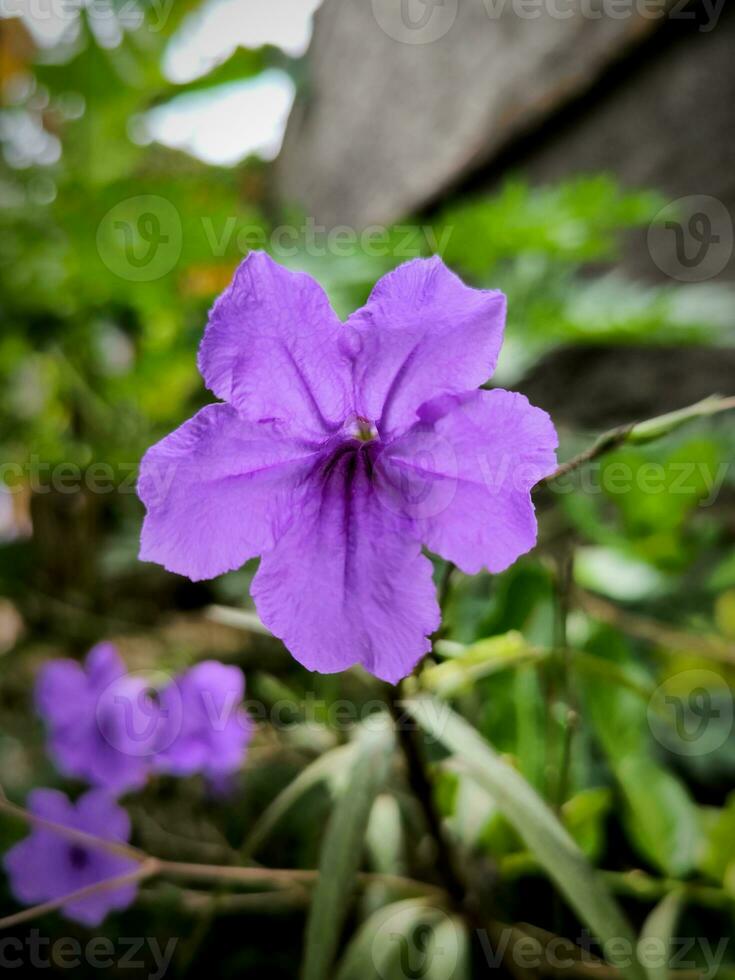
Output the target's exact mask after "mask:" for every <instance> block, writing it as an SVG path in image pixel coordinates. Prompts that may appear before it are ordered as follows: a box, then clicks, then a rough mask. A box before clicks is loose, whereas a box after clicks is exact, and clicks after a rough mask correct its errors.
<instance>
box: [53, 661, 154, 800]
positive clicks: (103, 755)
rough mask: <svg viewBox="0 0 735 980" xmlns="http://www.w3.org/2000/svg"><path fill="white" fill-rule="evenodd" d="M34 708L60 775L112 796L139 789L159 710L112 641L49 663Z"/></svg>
mask: <svg viewBox="0 0 735 980" xmlns="http://www.w3.org/2000/svg"><path fill="white" fill-rule="evenodd" d="M35 696H36V707H37V710H38V713H39V714H40V715H41V717H42V718H43V720H44V722H45V724H46V728H47V731H48V746H49V753H50V755H51V757H52V758H53V760H54V762H55V763H56V765H57V767H58V768H59V770H60V771H61V772H63V773H64V774H65V775H67V776H75V777H77V778H79V779H84V780H86V781H87V782H89V783H91V784H92V785H94V786H103V787H105V788H106V789H109V790H111V791H112V792H114V793H121V792H124V791H126V790H129V789H137V788H139V787H140V786H142V785H143V784H144V782H145V780H146V778H147V776H148V773H149V771H150V768H151V756H152V754H153V751H154V748H155V740H156V736H157V733H158V729H159V726H160V719H159V708H158V705H157V704H156V702H155V700H154V699H153V698H151V697H150V695H149V684H148V682H147V681H146V680H145V679H144V678H143V677H142V676H140V675H131V674H128V673H127V672H126V668H125V664H124V663H123V661H122V660H121V659H120V657H119V656H118V653H117V651H116V650H115V647H114V646H113V645H112V644H110V643H100V644H99V645H98V646H96V647H93V648H92V650H90V652H89V653H88V654H87V658H86V660H85V663H84V667H82V666H81V665H80V664H78V663H77V662H76V661H74V660H61V659H60V660H52V661H51V662H49V663H48V664H46V665H45V666H44V667H43V668H42V670H41V672H40V674H39V676H38V680H37V682H36V691H35Z"/></svg>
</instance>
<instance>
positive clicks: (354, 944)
mask: <svg viewBox="0 0 735 980" xmlns="http://www.w3.org/2000/svg"><path fill="white" fill-rule="evenodd" d="M408 976H415V977H422V978H423V980H432V978H435V980H467V978H468V977H469V942H468V936H467V931H466V929H465V926H464V923H463V922H462V921H461V920H460V919H459V918H458V917H456V916H449V915H447V914H446V913H445V912H443V911H442V910H441V909H438V908H435V907H434V906H432V905H429V904H427V903H426V900H425V899H408V900H406V901H403V902H392V903H391V904H389V905H386V906H384V907H383V908H381V909H379V910H378V911H376V912H374V913H373V914H372V915H371V916H369V917H368V918H367V919H366V920H365V922H363V924H362V925H361V926H360V928H359V929H358V930H357V932H356V934H355V935H354V937H353V938H352V940H351V942H350V944H349V945H348V947H347V950H346V951H345V954H344V956H343V957H342V961H341V963H340V965H339V969H338V971H337V974H336V978H335V980H406V977H408Z"/></svg>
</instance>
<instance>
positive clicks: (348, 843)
mask: <svg viewBox="0 0 735 980" xmlns="http://www.w3.org/2000/svg"><path fill="white" fill-rule="evenodd" d="M393 746H394V729H393V725H392V723H391V722H390V721H389V719H388V718H387V716H386V717H384V718H383V717H381V718H378V716H374V717H373V718H372V719H371V721H370V727H369V728H367V727H365V728H363V729H362V730H361V732H360V734H359V735H358V736H357V740H356V743H355V757H354V762H353V764H352V768H351V770H350V772H349V776H348V778H347V782H346V784H345V786H344V788H343V789H342V791H341V793H340V796H339V798H338V800H337V803H336V805H335V808H334V810H333V811H332V816H331V818H330V820H329V823H328V825H327V829H326V832H325V835H324V842H323V844H322V850H321V856H320V859H319V878H318V880H317V884H316V887H315V889H314V895H313V899H312V904H311V909H310V911H309V918H308V922H307V926H306V948H305V953H304V967H303V973H302V976H303V980H324V978H325V977H328V976H329V975H330V973H331V967H332V962H333V960H334V955H335V953H336V951H337V946H338V943H339V937H340V933H341V931H342V925H343V923H344V919H345V916H346V914H347V909H348V906H349V900H350V897H351V893H352V886H353V883H354V880H355V876H356V874H357V870H358V868H359V865H360V859H361V856H362V850H363V845H364V840H365V832H366V830H367V825H368V819H369V817H370V811H371V809H372V807H373V804H374V802H375V798H376V796H377V795H378V793H379V792H380V790H381V788H382V786H383V783H384V782H385V779H386V776H387V774H388V767H389V764H390V759H391V753H392V750H393Z"/></svg>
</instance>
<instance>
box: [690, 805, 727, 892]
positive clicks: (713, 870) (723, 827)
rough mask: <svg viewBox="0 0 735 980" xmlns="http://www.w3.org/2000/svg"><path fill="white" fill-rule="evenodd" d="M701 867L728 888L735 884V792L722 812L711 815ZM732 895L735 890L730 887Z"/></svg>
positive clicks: (700, 861)
mask: <svg viewBox="0 0 735 980" xmlns="http://www.w3.org/2000/svg"><path fill="white" fill-rule="evenodd" d="M707 813H708V816H709V819H708V820H707V826H706V832H705V842H704V846H703V848H702V853H701V855H700V858H699V867H700V868H701V870H702V871H704V873H705V874H707V875H709V876H710V877H711V878H713V879H714V880H715V881H720V882H722V883H723V884H725V885H726V886H728V885H729V884H730V883H731V882H735V792H733V793H730V795H729V796H728V798H727V803H726V804H725V806H724V807H723V808H722V809H720V810H714V811H713V812H711V814H710V813H709V811H707ZM730 893H731V894H733V895H735V890H733V889H732V888H731V887H730Z"/></svg>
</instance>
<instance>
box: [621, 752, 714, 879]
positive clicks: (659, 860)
mask: <svg viewBox="0 0 735 980" xmlns="http://www.w3.org/2000/svg"><path fill="white" fill-rule="evenodd" d="M614 769H615V775H616V777H617V779H618V781H619V783H620V786H621V788H622V790H623V794H624V795H625V802H626V808H625V810H624V811H623V820H624V823H625V827H626V831H627V834H628V837H629V839H630V840H631V841H632V843H633V844H634V845H635V846H636V848H637V850H638V851H639V852H640V853H641V854H642V855H643V856H644V857H646V858H648V860H649V861H651V863H652V864H654V865H655V866H656V867H657V868H659V869H660V870H661V871H663V872H665V873H666V874H670V875H677V876H680V875H685V874H688V872H690V871H691V870H692V868H693V867H694V865H695V861H696V857H697V851H698V848H699V845H700V839H701V826H700V820H699V814H698V812H697V807H696V805H695V803H694V801H693V800H692V799H691V797H690V796H689V793H688V791H687V789H686V787H685V786H684V784H683V783H682V782H681V781H680V780H679V779H678V778H677V777H676V776H674V775H673V774H672V773H670V772H668V771H667V770H666V769H663V768H662V767H661V766H659V765H658V763H656V762H654V761H653V760H652V759H646V758H640V757H634V756H630V757H628V758H626V759H622V760H620V761H618V762H617V763H615V764H614Z"/></svg>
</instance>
